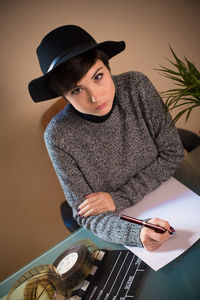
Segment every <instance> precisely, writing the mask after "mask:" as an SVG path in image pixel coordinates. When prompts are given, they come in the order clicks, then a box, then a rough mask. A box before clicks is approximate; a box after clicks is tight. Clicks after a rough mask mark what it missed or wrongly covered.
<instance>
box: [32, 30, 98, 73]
mask: <svg viewBox="0 0 200 300" xmlns="http://www.w3.org/2000/svg"><path fill="white" fill-rule="evenodd" d="M90 43H96V41H95V40H94V39H93V37H92V36H91V35H90V34H89V33H87V32H86V31H85V30H84V29H82V28H80V27H79V26H76V25H66V26H61V27H58V28H56V29H54V30H53V31H51V32H50V33H48V34H47V35H46V36H45V37H44V38H43V40H42V41H41V43H40V45H39V46H38V48H37V50H36V52H37V56H38V60H39V64H40V67H41V70H42V72H43V74H46V73H47V71H48V69H49V67H50V65H51V63H52V62H53V60H54V59H55V58H56V57H58V56H59V55H61V54H62V53H64V52H66V53H67V52H70V51H72V50H73V49H75V48H77V47H79V46H81V45H87V44H88V45H89V44H90Z"/></svg>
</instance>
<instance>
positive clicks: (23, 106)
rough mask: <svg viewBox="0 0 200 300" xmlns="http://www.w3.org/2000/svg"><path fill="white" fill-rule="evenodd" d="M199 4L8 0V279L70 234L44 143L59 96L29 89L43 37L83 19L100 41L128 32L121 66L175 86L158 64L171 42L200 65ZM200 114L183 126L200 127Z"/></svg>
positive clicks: (4, 206)
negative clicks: (39, 97) (38, 95)
mask: <svg viewBox="0 0 200 300" xmlns="http://www.w3.org/2000/svg"><path fill="white" fill-rule="evenodd" d="M199 11H200V2H199V1H198V0H196V1H195V0H188V1H184V0H183V1H181V0H178V1H177V0H170V1H161V0H157V1H156V0H149V1H147V0H146V1H145V0H135V1H134V0H124V1H118V0H101V1H94V0H89V1H87V0H84V1H83V0H76V1H72V0H57V1H55V0H34V1H33V0H32V1H31V0H24V1H23V0H16V1H15V0H1V1H0V22H1V24H0V25H1V27H0V28H1V35H0V44H1V55H0V60H1V69H0V84H1V87H0V88H1V110H0V111H1V116H0V121H1V126H0V130H1V140H0V141H1V152H0V154H1V155H0V158H1V178H0V191H1V207H0V214H1V217H0V222H1V223H0V225H1V226H0V240H1V250H0V251H1V254H2V255H1V258H0V260H1V261H0V265H1V271H2V272H1V277H0V280H1V279H3V278H4V277H5V276H7V275H9V274H10V273H12V272H13V271H15V270H16V269H17V268H19V267H20V266H22V265H23V264H24V263H27V262H28V261H30V260H31V259H32V258H34V257H36V256H37V255H39V254H40V253H41V252H43V251H45V250H46V249H48V248H49V247H51V246H53V245H54V244H55V243H57V242H59V241H61V240H62V239H63V238H65V236H66V235H67V231H66V230H65V227H64V225H63V224H62V221H61V217H60V213H59V204H60V203H61V202H62V201H63V200H64V195H63V193H62V190H61V188H60V185H59V183H58V181H57V177H56V175H55V173H54V171H53V169H52V166H51V163H50V161H49V158H48V155H47V152H46V149H45V146H44V142H43V127H42V124H43V123H42V119H43V115H44V114H45V113H46V111H48V109H49V108H51V106H52V105H53V104H54V103H55V101H54V100H51V101H47V102H46V103H38V104H35V103H33V102H32V101H31V99H30V96H29V94H28V91H27V85H28V82H29V81H30V80H31V79H33V78H35V77H37V76H40V75H41V72H40V69H39V66H38V63H37V59H36V55H35V48H36V46H37V45H38V43H39V41H40V40H41V38H42V37H43V36H44V35H45V34H46V33H47V32H49V31H50V30H52V29H53V28H55V27H58V26H61V25H64V24H77V25H80V26H83V27H84V28H85V29H86V30H88V31H89V32H90V33H91V34H92V35H93V36H94V37H95V38H96V39H97V41H104V40H109V39H112V40H122V39H124V40H125V41H126V43H127V50H126V51H125V52H124V53H122V54H120V55H119V56H118V57H116V58H113V60H112V61H111V67H112V69H113V73H115V74H116V73H120V72H123V71H128V70H138V71H142V72H144V73H145V74H146V75H148V76H149V78H150V79H151V80H152V82H153V83H154V85H155V86H156V87H157V89H158V90H159V91H162V90H165V89H167V88H169V87H171V86H172V85H171V83H170V82H169V81H168V80H167V79H165V78H163V77H162V76H161V75H160V74H158V72H157V71H155V70H154V68H157V67H158V65H159V64H166V60H165V58H164V57H170V51H169V48H168V44H169V43H170V44H171V46H172V47H173V49H174V50H175V51H176V53H177V54H178V55H179V56H181V57H183V56H184V55H186V56H187V57H188V58H189V59H191V60H194V61H195V62H196V65H197V66H198V67H200V57H199V53H200V43H199V36H200V26H199ZM199 113H200V110H196V111H195V112H194V113H192V116H191V120H190V121H189V122H188V123H187V124H185V123H184V122H183V121H181V122H180V123H179V126H181V127H184V128H188V129H190V130H193V131H195V132H198V131H199V129H200V118H199V116H200V114H199ZM5 264H6V265H7V267H6V266H5Z"/></svg>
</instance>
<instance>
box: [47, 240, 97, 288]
mask: <svg viewBox="0 0 200 300" xmlns="http://www.w3.org/2000/svg"><path fill="white" fill-rule="evenodd" d="M92 264H93V256H92V254H91V253H90V251H89V250H88V248H87V247H86V246H84V245H81V244H79V245H74V246H72V247H70V248H69V249H67V250H66V251H64V252H63V253H62V254H61V255H60V256H59V257H58V258H57V259H56V260H55V262H54V263H53V266H54V267H55V268H56V270H57V271H58V273H59V274H60V276H61V277H62V279H63V280H64V282H65V283H67V285H68V286H69V288H73V287H74V286H75V285H77V284H78V283H79V282H80V281H82V280H83V279H84V278H86V277H87V275H88V274H89V271H90V269H91V267H92Z"/></svg>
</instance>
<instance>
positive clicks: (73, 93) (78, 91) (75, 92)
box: [72, 87, 82, 95]
mask: <svg viewBox="0 0 200 300" xmlns="http://www.w3.org/2000/svg"><path fill="white" fill-rule="evenodd" d="M81 91H82V88H79V87H77V88H76V89H74V90H73V91H72V95H77V94H80V92H81Z"/></svg>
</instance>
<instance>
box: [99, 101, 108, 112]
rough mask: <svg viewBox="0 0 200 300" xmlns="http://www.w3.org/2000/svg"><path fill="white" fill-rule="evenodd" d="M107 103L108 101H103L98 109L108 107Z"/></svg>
mask: <svg viewBox="0 0 200 300" xmlns="http://www.w3.org/2000/svg"><path fill="white" fill-rule="evenodd" d="M106 105H107V101H106V102H104V103H102V104H101V105H99V106H97V109H98V110H102V109H103V108H104V107H106Z"/></svg>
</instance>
